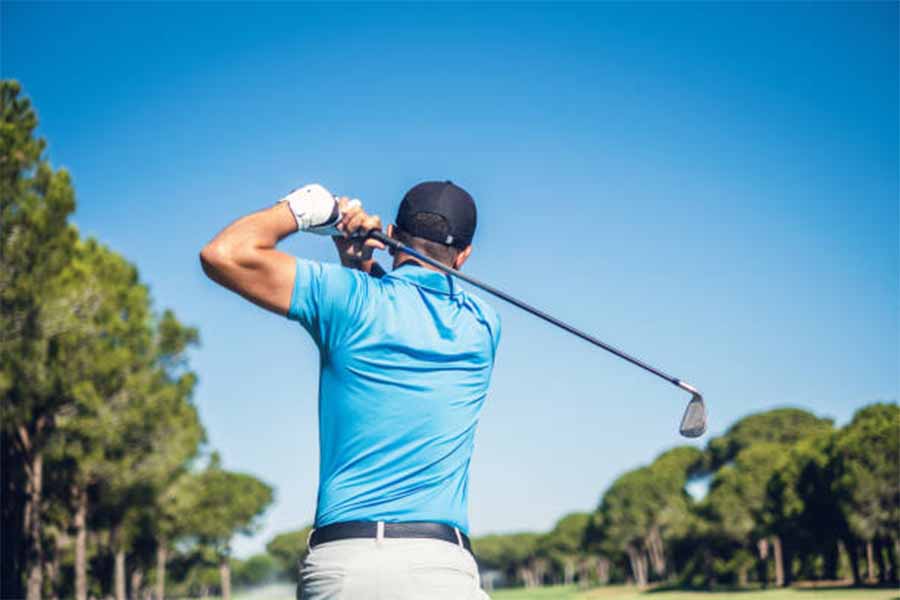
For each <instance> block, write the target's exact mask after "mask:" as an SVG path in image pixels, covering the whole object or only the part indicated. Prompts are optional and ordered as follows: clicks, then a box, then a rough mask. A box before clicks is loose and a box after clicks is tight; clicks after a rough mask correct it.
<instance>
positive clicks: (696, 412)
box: [676, 381, 706, 438]
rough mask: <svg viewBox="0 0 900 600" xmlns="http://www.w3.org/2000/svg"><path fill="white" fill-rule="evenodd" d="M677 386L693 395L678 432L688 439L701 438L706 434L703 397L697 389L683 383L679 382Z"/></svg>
mask: <svg viewBox="0 0 900 600" xmlns="http://www.w3.org/2000/svg"><path fill="white" fill-rule="evenodd" d="M676 385H678V387H680V388H681V389H683V390H685V391H687V392H690V394H691V401H690V402H688V405H687V408H685V409H684V416H683V417H681V425H680V426H679V427H678V432H679V433H680V434H681V435H683V436H684V437H688V438H696V437H700V436H701V435H703V434H704V433H706V404H704V402H703V396H702V395H701V394H700V391H699V390H698V389H697V388H695V387H694V386H692V385H688V384H687V383H684V382H683V381H679V382H678V383H677V384H676Z"/></svg>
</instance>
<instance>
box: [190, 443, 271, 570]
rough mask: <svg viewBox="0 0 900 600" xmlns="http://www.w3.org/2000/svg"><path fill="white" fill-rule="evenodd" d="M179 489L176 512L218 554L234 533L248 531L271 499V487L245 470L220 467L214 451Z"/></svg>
mask: <svg viewBox="0 0 900 600" xmlns="http://www.w3.org/2000/svg"><path fill="white" fill-rule="evenodd" d="M182 485H183V487H182V489H181V490H180V495H179V498H178V499H179V500H180V505H179V511H180V512H181V513H182V514H183V515H184V520H185V525H186V529H187V530H188V531H190V532H191V534H192V535H193V536H194V537H195V538H196V539H197V541H198V542H199V543H200V544H201V545H204V546H208V547H210V548H212V549H214V551H215V552H216V554H217V555H219V556H222V557H224V556H228V555H229V554H230V553H231V538H232V537H234V535H235V534H238V533H243V534H252V533H253V532H254V531H255V529H256V527H257V525H258V517H259V516H261V515H262V513H263V512H265V510H266V509H267V508H268V507H269V505H270V504H271V503H272V500H273V499H274V494H273V491H272V488H271V487H269V486H268V485H266V484H265V483H263V482H262V481H260V480H259V479H257V478H256V477H253V476H252V475H248V474H245V473H234V472H231V471H226V470H224V469H222V466H221V464H220V459H219V456H218V454H213V456H212V458H211V460H210V463H209V465H208V466H207V468H206V469H205V470H203V471H201V472H200V473H196V474H193V475H190V476H188V477H186V478H185V479H184V481H183V484H182Z"/></svg>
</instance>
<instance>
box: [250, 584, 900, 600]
mask: <svg viewBox="0 0 900 600" xmlns="http://www.w3.org/2000/svg"><path fill="white" fill-rule="evenodd" d="M294 592H295V588H294V586H293V585H291V584H287V583H277V584H272V585H268V586H264V587H260V588H256V589H255V590H253V591H247V590H244V591H238V592H237V593H236V594H235V600H295V596H294ZM719 599H723V600H726V599H727V600H900V592H898V591H897V590H891V589H854V588H827V589H813V588H790V589H781V590H764V591H761V590H747V591H734V592H686V591H671V592H670V591H665V592H663V591H652V590H649V591H644V592H641V591H638V590H637V589H636V588H634V587H630V586H623V585H610V586H605V587H598V588H593V589H590V590H579V589H578V588H577V587H575V586H566V587H563V586H548V587H542V588H536V589H525V588H518V589H513V590H498V591H494V592H492V593H491V600H719Z"/></svg>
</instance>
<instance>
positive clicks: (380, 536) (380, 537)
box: [375, 521, 384, 546]
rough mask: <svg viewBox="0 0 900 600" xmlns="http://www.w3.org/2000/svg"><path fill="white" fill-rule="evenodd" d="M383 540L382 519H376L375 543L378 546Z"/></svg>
mask: <svg viewBox="0 0 900 600" xmlns="http://www.w3.org/2000/svg"><path fill="white" fill-rule="evenodd" d="M382 541H384V521H378V523H377V524H376V526H375V543H376V544H378V545H379V546H380V545H381V542H382Z"/></svg>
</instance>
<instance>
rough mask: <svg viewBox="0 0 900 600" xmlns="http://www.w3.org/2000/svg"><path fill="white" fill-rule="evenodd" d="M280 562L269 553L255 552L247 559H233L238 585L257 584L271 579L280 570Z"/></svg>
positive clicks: (248, 585)
mask: <svg viewBox="0 0 900 600" xmlns="http://www.w3.org/2000/svg"><path fill="white" fill-rule="evenodd" d="M280 567H281V565H280V563H279V562H278V560H277V559H276V558H274V557H272V556H270V555H269V554H255V555H253V556H251V557H250V558H248V559H247V560H241V561H239V560H236V559H232V561H231V571H232V573H233V574H234V582H235V585H236V586H243V587H250V586H257V585H262V584H263V583H266V582H267V581H271V580H272V579H274V578H275V576H276V575H277V574H278V572H279V571H280Z"/></svg>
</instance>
